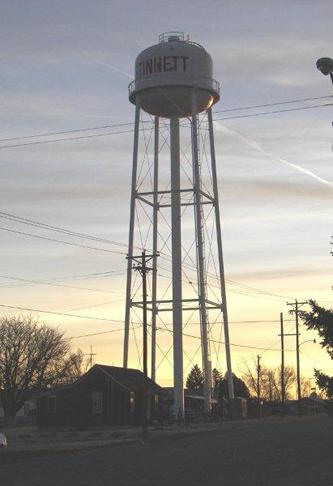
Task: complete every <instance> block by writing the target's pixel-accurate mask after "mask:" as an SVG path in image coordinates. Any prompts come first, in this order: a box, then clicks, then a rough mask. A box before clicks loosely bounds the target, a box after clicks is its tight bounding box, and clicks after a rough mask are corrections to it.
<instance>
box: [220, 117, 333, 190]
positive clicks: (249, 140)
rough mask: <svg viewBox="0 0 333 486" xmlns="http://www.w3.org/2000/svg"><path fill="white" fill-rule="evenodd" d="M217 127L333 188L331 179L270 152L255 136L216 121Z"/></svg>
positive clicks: (266, 155)
mask: <svg viewBox="0 0 333 486" xmlns="http://www.w3.org/2000/svg"><path fill="white" fill-rule="evenodd" d="M215 127H216V128H217V130H218V131H221V132H223V133H225V134H226V135H229V136H232V137H234V138H236V139H237V140H239V141H240V142H242V143H244V144H245V145H247V146H248V147H250V148H252V149H254V150H256V151H257V152H260V153H261V154H262V155H264V156H265V157H268V158H269V159H270V160H272V161H275V162H278V163H280V164H283V165H286V166H288V167H290V168H291V169H293V170H296V171H297V172H299V173H301V174H304V175H306V176H308V177H311V178H312V179H315V180H316V181H317V182H319V183H321V184H324V185H326V186H329V187H332V188H333V182H332V181H329V180H327V179H324V178H323V177H320V176H318V175H317V174H315V173H314V172H313V171H311V170H309V169H306V168H305V167H302V166H301V165H298V164H295V163H294V162H290V161H289V160H287V159H285V158H282V157H280V156H278V155H275V154H272V153H270V152H268V151H267V150H266V149H264V148H263V147H262V145H260V144H259V143H258V142H257V141H256V140H254V139H253V138H249V137H246V136H245V135H243V134H242V133H240V132H238V131H237V130H235V129H232V128H229V127H226V126H225V125H222V124H221V123H220V122H217V121H216V122H215Z"/></svg>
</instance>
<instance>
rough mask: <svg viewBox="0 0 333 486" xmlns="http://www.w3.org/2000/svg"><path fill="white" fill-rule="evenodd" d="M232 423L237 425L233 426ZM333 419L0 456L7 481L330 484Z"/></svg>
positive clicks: (156, 485)
mask: <svg viewBox="0 0 333 486" xmlns="http://www.w3.org/2000/svg"><path fill="white" fill-rule="evenodd" d="M230 425H232V426H230ZM332 435H333V423H332V421H331V420H330V419H328V418H327V417H315V418H310V419H309V418H305V419H301V420H300V419H296V418H295V419H292V420H291V419H285V420H283V419H266V420H260V421H246V422H243V423H234V424H227V425H226V427H225V430H223V429H222V430H218V431H213V432H204V433H200V434H198V433H196V434H191V435H189V434H188V435H186V436H184V435H183V436H180V435H177V436H173V437H171V436H169V437H155V438H154V439H151V440H150V441H149V442H148V443H146V444H132V445H121V446H117V447H107V448H101V449H95V450H91V451H85V452H75V453H58V454H52V455H51V454H50V455H48V454H46V455H42V456H36V457H34V456H31V457H15V456H12V457H11V456H4V455H3V456H0V483H1V485H2V484H3V485H8V486H20V485H22V486H48V485H50V486H53V485H57V486H63V485H70V486H76V485H78V486H85V485H87V486H88V485H89V486H100V485H103V486H104V485H107V486H130V485H131V486H134V485H135V486H143V485H145V486H148V485H149V486H178V485H179V486H187V485H188V486H196V485H225V486H236V485H237V486H242V485H246V486H261V485H262V486H277V485H281V486H282V485H283V486H288V485H292V486H298V485H302V486H307V485H309V486H310V485H311V486H321V485H322V486H328V485H330V484H333V461H332V453H331V451H332V449H331V443H332Z"/></svg>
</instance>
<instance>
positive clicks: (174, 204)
mask: <svg viewBox="0 0 333 486" xmlns="http://www.w3.org/2000/svg"><path fill="white" fill-rule="evenodd" d="M179 136H180V134H179V119H178V118H171V120H170V155H171V227H172V237H171V247H172V297H173V311H172V314H173V316H172V317H173V364H174V370H173V376H174V413H175V415H176V417H181V418H183V416H184V385H183V312H182V242H181V206H180V204H181V193H180V140H179Z"/></svg>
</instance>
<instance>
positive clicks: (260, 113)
mask: <svg viewBox="0 0 333 486" xmlns="http://www.w3.org/2000/svg"><path fill="white" fill-rule="evenodd" d="M324 98H329V97H328V96H327V97H324ZM284 103H292V101H288V102H280V103H276V104H271V105H269V106H275V105H278V104H284ZM257 106H258V107H260V106H261V105H257ZM262 106H268V104H266V105H262ZM327 106H333V104H332V103H324V104H316V105H310V106H303V107H295V108H286V109H282V110H272V111H265V112H264V111H263V112H257V113H249V114H246V115H236V116H228V117H222V118H216V119H215V120H214V121H219V120H235V119H239V118H250V117H257V116H264V115H272V114H278V113H285V112H291V111H301V110H310V109H315V108H325V107H327ZM240 109H241V108H237V109H235V111H236V110H240ZM244 109H245V110H246V109H250V108H249V107H245V108H244ZM223 111H224V110H222V111H220V112H216V113H221V112H223ZM226 111H227V110H226ZM229 111H233V110H231V109H230V110H229ZM121 125H132V124H131V123H128V124H127V123H126V124H119V126H121ZM112 127H113V128H116V127H117V125H112ZM102 128H103V127H102V126H101V127H91V128H87V129H84V128H82V129H77V130H67V131H63V132H58V133H73V132H79V131H85V130H98V129H102ZM132 132H133V130H122V131H113V132H106V133H95V134H92V135H82V136H77V137H63V138H55V139H50V140H38V141H33V142H24V143H17V144H9V145H2V146H0V150H1V149H8V148H18V147H26V146H29V145H43V144H48V143H56V142H71V141H76V140H85V139H90V138H97V137H107V136H111V135H122V134H126V133H132ZM50 133H51V134H52V133H53V132H50ZM43 136H47V133H45V134H41V135H40V137H43ZM35 137H36V138H38V135H30V136H26V137H12V140H15V139H18V140H19V139H29V138H35ZM5 140H6V139H3V140H0V142H1V141H5Z"/></svg>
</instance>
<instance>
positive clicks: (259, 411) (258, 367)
mask: <svg viewBox="0 0 333 486" xmlns="http://www.w3.org/2000/svg"><path fill="white" fill-rule="evenodd" d="M260 360H261V356H259V354H258V355H257V396H258V415H259V417H260V416H261V403H260V401H261V396H260V395H261V394H260V372H261V366H260Z"/></svg>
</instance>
